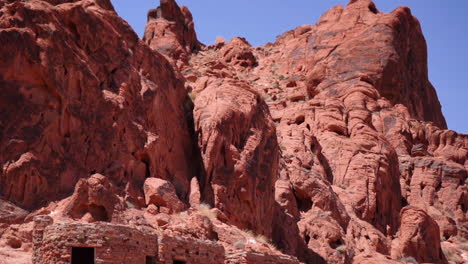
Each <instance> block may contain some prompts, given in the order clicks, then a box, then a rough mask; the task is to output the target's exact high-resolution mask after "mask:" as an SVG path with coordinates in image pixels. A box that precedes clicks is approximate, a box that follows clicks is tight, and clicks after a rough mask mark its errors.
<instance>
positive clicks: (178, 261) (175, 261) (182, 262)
mask: <svg viewBox="0 0 468 264" xmlns="http://www.w3.org/2000/svg"><path fill="white" fill-rule="evenodd" d="M173 263H174V264H186V263H187V262H185V261H181V260H174V262H173Z"/></svg>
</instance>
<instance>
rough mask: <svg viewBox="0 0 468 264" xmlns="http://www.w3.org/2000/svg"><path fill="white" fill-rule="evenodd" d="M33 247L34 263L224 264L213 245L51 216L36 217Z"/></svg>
mask: <svg viewBox="0 0 468 264" xmlns="http://www.w3.org/2000/svg"><path fill="white" fill-rule="evenodd" d="M33 245H34V249H33V264H129V263H135V264H156V263H157V264H161V263H162V264H189V263H193V264H195V263H212V264H223V263H224V247H223V246H221V245H218V244H216V243H214V242H206V241H201V240H196V239H187V238H176V237H170V236H168V235H159V236H158V235H157V234H156V233H154V232H153V231H152V230H150V229H148V230H147V231H142V230H137V229H134V228H131V227H129V226H125V225H116V224H110V223H104V222H99V223H93V224H83V223H61V224H53V222H52V218H50V217H49V216H38V217H35V219H34V230H33Z"/></svg>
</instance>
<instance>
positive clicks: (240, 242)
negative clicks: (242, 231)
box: [233, 240, 245, 249]
mask: <svg viewBox="0 0 468 264" xmlns="http://www.w3.org/2000/svg"><path fill="white" fill-rule="evenodd" d="M233 245H234V247H235V248H237V249H244V248H245V241H244V240H237V241H236V242H234V244H233Z"/></svg>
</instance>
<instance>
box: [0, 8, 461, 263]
mask: <svg viewBox="0 0 468 264" xmlns="http://www.w3.org/2000/svg"><path fill="white" fill-rule="evenodd" d="M98 34H99V35H98ZM0 44H1V45H0V54H1V56H2V62H1V63H0V73H1V74H0V87H2V88H3V90H2V91H4V93H3V95H4V96H3V97H1V98H0V107H1V109H2V110H4V111H2V112H3V113H4V114H3V115H2V117H0V144H1V145H0V146H1V147H0V162H2V164H3V167H2V171H1V174H0V196H1V199H2V200H0V202H2V204H1V205H0V255H1V256H9V257H8V258H6V261H7V262H8V261H10V260H11V261H10V262H12V261H13V259H14V260H15V261H16V260H18V261H20V262H23V263H27V261H26V260H25V261H23V259H27V257H26V258H24V257H22V256H23V255H25V254H27V252H28V248H29V249H30V243H31V228H32V227H31V226H32V223H31V219H32V218H33V217H34V216H38V215H39V216H41V215H45V216H47V217H49V216H50V217H52V218H53V220H54V222H77V221H78V222H96V221H108V222H112V223H119V224H126V225H129V226H131V227H134V228H137V229H139V228H149V229H153V230H156V231H157V232H162V233H164V234H171V235H175V236H177V237H181V238H184V237H185V239H188V240H186V241H185V242H187V241H188V242H187V243H190V241H192V240H193V238H197V239H201V240H211V241H216V243H218V244H220V245H222V246H223V247H224V248H225V249H226V253H227V254H228V255H229V258H228V259H227V260H228V261H229V259H231V260H234V259H238V258H237V257H240V256H243V255H242V254H247V253H246V252H249V251H255V252H260V253H261V254H266V255H267V256H269V255H276V254H280V253H279V252H278V250H277V249H275V247H276V248H278V249H279V250H281V251H282V252H283V253H284V254H288V255H290V256H295V257H298V258H299V259H300V260H301V261H302V262H303V263H400V262H402V261H413V259H415V260H417V261H419V262H430V263H446V257H445V256H444V255H443V252H442V251H441V242H440V241H441V239H442V240H447V241H446V242H444V243H445V249H446V248H449V249H450V252H455V253H453V254H458V255H459V256H458V258H462V257H463V256H462V254H461V253H460V252H463V246H461V245H460V243H462V242H460V241H464V239H467V238H468V230H467V223H466V221H467V219H466V217H467V208H468V198H467V197H468V196H467V186H466V182H467V176H468V175H467V169H468V159H467V158H468V144H467V142H468V136H467V135H463V134H459V133H456V132H454V131H451V130H447V129H445V128H446V124H445V120H444V117H443V116H442V113H441V111H440V104H439V102H438V99H437V95H436V93H435V90H434V88H433V87H432V85H431V84H430V82H429V81H428V76H427V55H426V44H425V41H424V37H423V35H422V33H421V29H420V26H419V23H418V21H417V20H416V18H414V17H413V16H412V15H411V12H410V10H409V9H408V8H403V7H402V8H397V9H396V10H394V11H393V12H391V13H388V14H386V13H381V12H379V11H378V9H377V7H376V6H375V5H374V4H373V3H372V2H371V1H369V0H352V1H350V2H349V4H348V5H347V6H346V7H342V6H336V7H334V8H332V9H331V10H330V11H328V12H327V13H326V14H324V15H323V16H322V17H321V18H320V20H319V21H318V22H317V24H316V25H304V26H300V27H298V28H296V29H294V30H291V31H289V32H286V33H284V34H283V35H282V36H280V37H278V39H277V40H276V42H275V43H270V44H267V45H265V46H260V47H257V48H254V47H252V46H251V45H250V44H249V43H248V41H247V40H246V39H243V38H239V37H235V38H233V39H232V40H230V41H229V42H226V41H225V40H224V39H222V38H219V39H218V40H217V41H216V43H215V45H210V46H204V45H203V44H201V43H199V42H198V40H197V38H196V33H195V31H194V24H193V19H192V15H191V14H190V11H189V10H188V9H187V8H185V7H179V6H178V5H177V4H176V2H175V1H174V0H161V4H160V7H159V8H157V9H154V10H151V11H150V12H149V14H148V24H147V27H146V32H145V37H144V41H141V40H138V38H137V36H136V34H135V33H134V32H133V31H132V30H131V29H130V27H129V26H128V25H127V24H126V23H125V22H124V21H123V20H122V19H120V18H119V17H118V16H117V15H116V14H115V12H114V10H113V8H112V5H111V4H110V2H109V1H107V0H81V1H65V2H64V1H53V0H49V1H40V0H31V1H27V2H25V1H5V0H0ZM161 54H162V55H161ZM18 69H21V70H18ZM184 81H185V82H184ZM186 91H189V92H190V93H189V96H187V93H186ZM415 98H418V100H416V99H415ZM189 99H191V100H189ZM73 190H74V192H73ZM67 196H68V198H65V197H67ZM62 198H65V199H63V200H61V201H56V200H58V199H62ZM3 200H5V201H6V203H3ZM49 202H50V204H48V205H47V206H45V207H43V208H40V209H38V210H34V209H37V208H38V207H39V206H40V205H46V204H47V203H49ZM21 207H22V208H23V209H22V208H21ZM24 208H26V209H29V210H32V212H29V211H26V210H24ZM402 208H403V209H402ZM190 239H192V240H190ZM210 243H212V242H210ZM448 244H450V246H448ZM247 255H248V254H247ZM247 255H245V256H247ZM250 255H252V254H250ZM250 255H249V256H250ZM254 255H255V254H254ZM236 256H237V257H236ZM252 256H253V255H252ZM231 257H232V258H231ZM239 259H241V257H240V258H239ZM272 259H274V258H272ZM283 260H285V261H286V262H285V263H297V260H295V259H294V257H284V258H283ZM273 262H274V261H273Z"/></svg>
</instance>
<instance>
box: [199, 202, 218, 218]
mask: <svg viewBox="0 0 468 264" xmlns="http://www.w3.org/2000/svg"><path fill="white" fill-rule="evenodd" d="M198 211H199V212H200V214H202V215H204V216H206V217H208V218H209V219H210V220H214V219H216V214H215V213H214V212H213V211H211V206H210V205H208V204H205V203H202V204H200V205H199V206H198Z"/></svg>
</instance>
